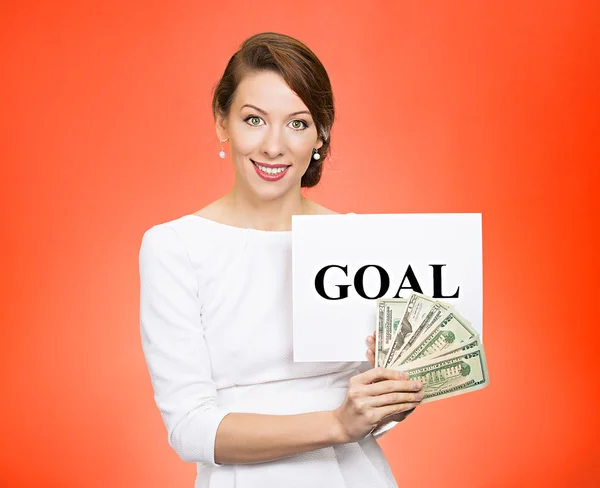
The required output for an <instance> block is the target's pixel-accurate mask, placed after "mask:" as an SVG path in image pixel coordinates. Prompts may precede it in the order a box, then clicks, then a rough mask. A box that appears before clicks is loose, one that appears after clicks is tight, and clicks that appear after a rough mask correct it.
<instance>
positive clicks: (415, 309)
mask: <svg viewBox="0 0 600 488" xmlns="http://www.w3.org/2000/svg"><path fill="white" fill-rule="evenodd" d="M407 300H408V302H407V303H406V309H405V310H404V313H403V315H402V319H401V321H400V324H399V326H398V330H397V331H396V334H395V335H394V338H393V340H392V344H391V346H390V349H389V351H388V353H387V356H386V358H385V360H384V361H383V363H382V365H383V367H386V368H387V367H389V366H390V365H391V364H394V362H396V360H397V359H398V358H399V352H400V350H401V349H402V346H403V345H404V340H405V338H406V337H407V335H408V334H410V333H412V332H413V331H415V330H416V329H417V327H418V326H419V325H420V324H421V322H422V321H423V319H424V318H425V317H426V316H427V314H428V313H429V311H430V310H431V309H432V307H433V305H434V304H435V300H434V299H433V298H431V297H428V296H426V295H423V294H421V293H417V292H415V291H413V292H411V293H410V295H409V296H408V297H407Z"/></svg>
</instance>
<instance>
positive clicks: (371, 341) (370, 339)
mask: <svg viewBox="0 0 600 488" xmlns="http://www.w3.org/2000/svg"><path fill="white" fill-rule="evenodd" d="M367 342H368V343H369V344H373V337H371V336H369V337H367Z"/></svg>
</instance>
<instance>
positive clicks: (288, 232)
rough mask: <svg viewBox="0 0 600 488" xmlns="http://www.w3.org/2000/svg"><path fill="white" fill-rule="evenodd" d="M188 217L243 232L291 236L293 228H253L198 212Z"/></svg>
mask: <svg viewBox="0 0 600 488" xmlns="http://www.w3.org/2000/svg"><path fill="white" fill-rule="evenodd" d="M186 217H193V218H195V219H199V220H201V221H204V222H206V223H207V224H208V225H212V226H214V227H215V228H218V227H220V228H222V229H224V230H228V231H243V232H251V233H255V234H258V235H276V236H291V235H292V231H291V230H262V229H253V228H251V227H237V226H235V225H229V224H223V223H222V222H217V221H216V220H210V219H207V218H206V217H201V216H200V215H196V214H187V215H186Z"/></svg>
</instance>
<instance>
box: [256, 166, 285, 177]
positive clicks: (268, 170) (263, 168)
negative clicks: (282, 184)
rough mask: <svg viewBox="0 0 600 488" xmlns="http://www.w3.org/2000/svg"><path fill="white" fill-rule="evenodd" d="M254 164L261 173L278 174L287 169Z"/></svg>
mask: <svg viewBox="0 0 600 488" xmlns="http://www.w3.org/2000/svg"><path fill="white" fill-rule="evenodd" d="M256 166H258V169H260V170H261V171H262V172H263V173H267V174H268V175H278V174H280V173H283V172H284V171H285V170H286V169H287V168H286V167H282V168H267V167H266V166H261V165H260V164H256Z"/></svg>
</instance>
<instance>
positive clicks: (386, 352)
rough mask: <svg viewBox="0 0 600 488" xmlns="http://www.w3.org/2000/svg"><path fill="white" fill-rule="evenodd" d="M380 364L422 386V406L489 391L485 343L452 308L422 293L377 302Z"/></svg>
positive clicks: (376, 343) (376, 337)
mask: <svg viewBox="0 0 600 488" xmlns="http://www.w3.org/2000/svg"><path fill="white" fill-rule="evenodd" d="M375 366H379V367H384V368H391V369H398V370H401V371H404V372H405V373H408V375H409V376H410V377H411V379H413V380H419V381H421V382H422V383H423V394H424V395H423V400H422V401H421V403H427V402H432V401H434V400H441V399H443V398H448V397H451V396H455V395H460V394H462V393H468V392H471V391H475V390H479V389H481V388H484V387H485V386H487V385H488V383H489V378H488V372H487V364H486V361H485V352H484V350H483V343H482V342H481V340H480V338H479V334H477V332H475V330H474V329H473V327H472V326H471V323H470V322H469V321H468V320H466V319H465V318H464V317H462V316H461V315H460V314H459V313H458V311H457V310H456V309H455V308H454V307H452V305H450V304H448V303H445V302H442V301H439V300H435V299H433V298H431V297H428V296H426V295H422V294H421V293H416V292H412V293H411V294H410V295H409V296H408V297H407V298H380V299H378V300H377V324H376V326H375Z"/></svg>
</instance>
